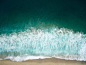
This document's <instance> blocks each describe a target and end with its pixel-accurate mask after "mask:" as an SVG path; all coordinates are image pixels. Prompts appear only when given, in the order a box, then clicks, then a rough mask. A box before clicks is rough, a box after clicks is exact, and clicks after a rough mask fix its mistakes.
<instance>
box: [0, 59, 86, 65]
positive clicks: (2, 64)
mask: <svg viewBox="0 0 86 65" xmlns="http://www.w3.org/2000/svg"><path fill="white" fill-rule="evenodd" d="M0 65H86V61H76V60H64V59H56V58H51V59H50V58H48V59H37V60H27V61H23V62H16V61H10V60H0Z"/></svg>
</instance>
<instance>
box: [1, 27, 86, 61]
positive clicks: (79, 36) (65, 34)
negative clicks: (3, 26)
mask: <svg viewBox="0 0 86 65" xmlns="http://www.w3.org/2000/svg"><path fill="white" fill-rule="evenodd" d="M51 57H55V58H61V59H67V60H79V61H86V34H83V33H80V32H77V33H74V32H73V31H72V30H69V29H66V28H60V29H58V28H57V27H54V28H51V29H50V31H49V32H48V31H45V30H42V29H35V28H34V27H31V28H30V29H27V30H25V31H21V32H14V33H10V34H9V35H7V34H1V35H0V60H4V59H11V60H12V61H25V60H31V59H39V58H41V59H44V58H51Z"/></svg>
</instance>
